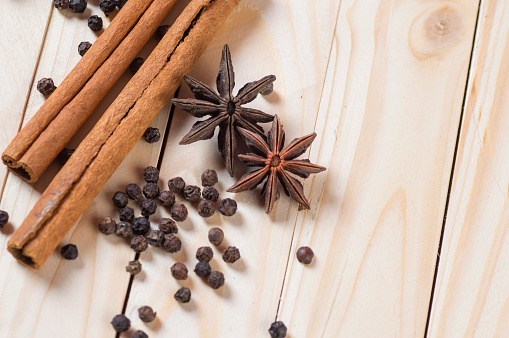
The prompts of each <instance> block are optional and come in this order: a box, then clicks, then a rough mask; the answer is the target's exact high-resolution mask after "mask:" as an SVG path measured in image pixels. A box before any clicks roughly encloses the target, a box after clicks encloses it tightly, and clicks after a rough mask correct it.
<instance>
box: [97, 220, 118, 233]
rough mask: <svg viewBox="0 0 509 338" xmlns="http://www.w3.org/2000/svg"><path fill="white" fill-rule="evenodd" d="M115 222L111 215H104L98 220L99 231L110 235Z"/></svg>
mask: <svg viewBox="0 0 509 338" xmlns="http://www.w3.org/2000/svg"><path fill="white" fill-rule="evenodd" d="M116 227H117V223H116V222H115V220H114V219H113V218H111V217H105V218H104V219H103V220H102V221H100V222H99V232H100V233H102V234H105V235H111V234H112V233H114V232H115V230H116Z"/></svg>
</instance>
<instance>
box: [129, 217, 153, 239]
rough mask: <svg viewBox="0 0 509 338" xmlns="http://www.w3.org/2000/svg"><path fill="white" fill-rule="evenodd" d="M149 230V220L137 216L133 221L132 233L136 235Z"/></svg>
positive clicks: (143, 233) (141, 234)
mask: <svg viewBox="0 0 509 338" xmlns="http://www.w3.org/2000/svg"><path fill="white" fill-rule="evenodd" d="M149 230H150V222H149V221H148V219H146V218H145V217H137V218H135V219H134V221H133V233H134V234H135V235H138V236H143V235H145V234H146V233H147V232H148V231H149Z"/></svg>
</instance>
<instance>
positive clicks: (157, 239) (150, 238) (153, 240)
mask: <svg viewBox="0 0 509 338" xmlns="http://www.w3.org/2000/svg"><path fill="white" fill-rule="evenodd" d="M145 237H146V238H147V243H148V244H150V245H152V246H155V247H160V246H161V245H163V241H164V234H163V232H162V231H161V230H149V232H147V234H146V235H145Z"/></svg>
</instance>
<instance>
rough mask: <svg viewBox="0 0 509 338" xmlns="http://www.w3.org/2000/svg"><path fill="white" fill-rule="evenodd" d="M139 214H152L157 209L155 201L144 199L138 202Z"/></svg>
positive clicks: (146, 215)
mask: <svg viewBox="0 0 509 338" xmlns="http://www.w3.org/2000/svg"><path fill="white" fill-rule="evenodd" d="M140 209H141V214H142V215H143V216H145V217H148V216H150V215H153V214H155V213H156V210H157V203H156V201H154V200H151V199H146V200H144V201H143V202H141V204H140Z"/></svg>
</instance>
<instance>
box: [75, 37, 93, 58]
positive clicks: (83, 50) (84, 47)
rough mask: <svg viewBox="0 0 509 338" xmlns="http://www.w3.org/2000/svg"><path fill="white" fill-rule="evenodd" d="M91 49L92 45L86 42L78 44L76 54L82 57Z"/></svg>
mask: <svg viewBox="0 0 509 338" xmlns="http://www.w3.org/2000/svg"><path fill="white" fill-rule="evenodd" d="M90 47H92V44H91V43H90V42H88V41H83V42H80V44H79V45H78V54H79V55H81V56H84V55H85V53H86V52H88V50H89V49H90Z"/></svg>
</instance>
